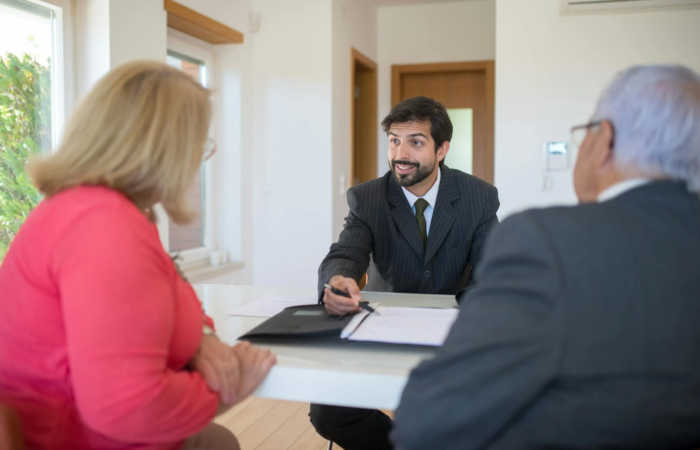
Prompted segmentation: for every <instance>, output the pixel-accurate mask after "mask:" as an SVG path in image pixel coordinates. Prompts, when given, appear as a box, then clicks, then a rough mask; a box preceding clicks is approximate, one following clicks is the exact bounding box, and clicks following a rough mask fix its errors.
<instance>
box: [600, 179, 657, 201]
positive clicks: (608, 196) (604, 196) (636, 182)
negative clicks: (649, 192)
mask: <svg viewBox="0 0 700 450" xmlns="http://www.w3.org/2000/svg"><path fill="white" fill-rule="evenodd" d="M649 183H651V180H650V179H649V178H632V179H631V180H625V181H620V182H619V183H616V184H613V185H612V186H610V187H609V188H607V189H606V190H604V191H603V192H601V193H600V194H599V195H598V203H602V202H607V201H608V200H612V199H614V198H615V197H619V196H620V195H622V194H624V193H625V192H627V191H631V190H632V189H636V188H638V187H640V186H644V185H645V184H649Z"/></svg>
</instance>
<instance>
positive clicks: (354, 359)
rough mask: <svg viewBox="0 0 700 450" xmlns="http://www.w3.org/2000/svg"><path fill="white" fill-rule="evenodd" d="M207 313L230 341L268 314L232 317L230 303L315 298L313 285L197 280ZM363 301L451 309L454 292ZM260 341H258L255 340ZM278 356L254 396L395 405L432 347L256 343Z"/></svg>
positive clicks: (368, 295)
mask: <svg viewBox="0 0 700 450" xmlns="http://www.w3.org/2000/svg"><path fill="white" fill-rule="evenodd" d="M195 290H196V291H197V294H198V295H199V297H200V299H201V300H202V303H203V304H204V309H205V311H206V313H207V314H208V315H209V316H210V317H212V318H213V319H214V322H215V324H216V328H217V334H218V335H219V337H220V338H221V339H222V340H224V341H226V342H227V343H229V344H234V343H235V342H236V340H237V339H238V337H239V336H241V335H243V334H245V333H246V332H247V331H249V330H251V329H252V328H254V327H256V326H257V325H259V324H261V323H262V322H263V321H265V320H266V319H264V318H257V317H240V316H230V315H229V312H231V311H232V310H233V309H234V308H236V307H238V306H240V305H243V304H246V303H248V302H251V301H253V300H255V299H257V298H260V297H262V296H265V295H276V294H285V295H292V296H307V297H309V298H315V297H316V295H317V294H316V290H315V289H286V288H260V287H249V286H225V285H198V286H195ZM362 295H363V300H367V301H370V302H377V301H378V302H380V303H381V305H383V306H429V307H440V308H451V307H454V306H456V305H457V303H456V301H455V299H454V297H453V296H447V295H418V294H387V293H378V292H364V293H363V294H362ZM256 345H259V344H256ZM260 346H261V347H264V348H269V349H270V350H271V351H272V352H273V353H275V354H276V355H277V365H276V366H275V367H274V368H273V369H272V371H271V372H270V375H269V376H268V377H267V379H266V380H265V381H264V382H263V383H262V385H260V387H259V388H258V389H257V390H256V391H255V393H254V394H253V395H255V396H258V397H265V398H272V399H278V400H291V401H300V402H310V403H321V404H327V405H339V406H351V407H359V408H379V409H392V410H393V409H395V408H396V407H397V406H398V404H399V400H400V398H401V392H402V391H403V388H404V386H405V385H406V382H407V380H408V375H409V373H410V372H411V370H412V369H413V368H414V367H416V366H417V365H418V364H419V363H420V362H421V361H422V360H424V359H427V358H431V357H432V355H433V353H434V351H435V350H434V349H433V348H429V347H416V346H404V345H390V344H377V343H364V342H352V343H342V344H328V343H308V344H303V345H302V344H286V345H285V344H275V345H260Z"/></svg>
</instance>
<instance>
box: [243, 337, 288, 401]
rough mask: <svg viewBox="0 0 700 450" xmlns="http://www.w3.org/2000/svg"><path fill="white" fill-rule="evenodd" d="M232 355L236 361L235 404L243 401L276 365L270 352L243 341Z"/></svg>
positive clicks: (275, 359) (275, 360)
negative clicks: (238, 368)
mask: <svg viewBox="0 0 700 450" xmlns="http://www.w3.org/2000/svg"><path fill="white" fill-rule="evenodd" d="M232 350H233V354H234V356H235V357H236V359H237V360H238V364H239V366H240V370H239V372H238V398H237V399H236V403H238V402H241V401H243V400H245V399H246V398H247V397H248V396H249V395H250V394H252V393H253V391H254V390H255V389H257V387H258V386H259V385H260V383H262V381H263V380H264V379H265V377H266V376H267V374H268V373H269V372H270V369H272V366H274V365H275V364H276V363H277V358H276V357H275V355H273V354H272V353H270V350H263V349H261V348H258V347H253V346H252V345H250V342H247V341H243V342H241V343H239V344H237V345H236V346H234V347H233V349H232Z"/></svg>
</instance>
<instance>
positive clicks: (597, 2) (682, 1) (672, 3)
mask: <svg viewBox="0 0 700 450" xmlns="http://www.w3.org/2000/svg"><path fill="white" fill-rule="evenodd" d="M560 2H561V14H562V15H580V14H608V13H621V12H635V11H659V10H671V9H691V8H700V0H560Z"/></svg>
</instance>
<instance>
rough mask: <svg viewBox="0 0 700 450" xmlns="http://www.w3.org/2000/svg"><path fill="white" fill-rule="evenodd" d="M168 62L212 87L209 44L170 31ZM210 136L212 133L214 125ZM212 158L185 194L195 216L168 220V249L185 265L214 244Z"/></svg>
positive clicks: (196, 260) (197, 259)
mask: <svg viewBox="0 0 700 450" xmlns="http://www.w3.org/2000/svg"><path fill="white" fill-rule="evenodd" d="M167 63H168V64H169V65H170V66H173V67H176V68H178V69H180V70H182V71H183V72H185V73H187V74H188V75H190V76H191V77H192V78H193V79H195V80H196V81H197V82H199V83H201V84H202V85H203V86H204V87H207V88H210V89H211V88H212V85H213V76H212V75H213V64H214V52H213V49H212V47H211V46H210V45H209V44H207V43H204V42H202V43H199V41H197V40H195V39H194V38H181V37H178V36H177V35H176V34H175V32H173V31H169V32H168V55H167ZM210 136H212V137H213V136H214V133H213V129H212V130H211V131H210ZM215 158H216V156H214V158H212V159H210V160H209V161H206V162H205V163H203V164H202V170H201V171H200V173H199V174H198V175H197V178H196V179H195V181H194V183H193V184H192V187H191V188H190V191H189V194H188V200H189V203H190V206H191V207H192V208H193V209H194V210H195V211H196V212H197V218H196V219H195V220H194V221H193V222H192V223H190V224H188V225H185V226H181V225H177V224H175V223H173V222H172V221H169V222H168V251H170V252H171V253H178V254H179V255H180V256H181V258H182V260H183V262H184V263H185V265H189V264H197V263H202V262H204V261H206V260H208V259H209V254H210V252H211V251H212V250H213V249H214V247H215V242H214V240H215V239H214V211H213V204H214V201H213V200H214V199H213V173H214V171H213V167H212V163H213V159H215Z"/></svg>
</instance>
